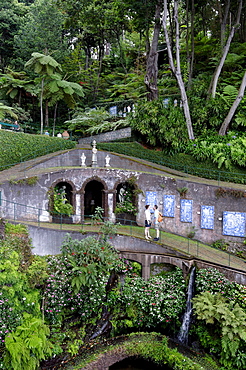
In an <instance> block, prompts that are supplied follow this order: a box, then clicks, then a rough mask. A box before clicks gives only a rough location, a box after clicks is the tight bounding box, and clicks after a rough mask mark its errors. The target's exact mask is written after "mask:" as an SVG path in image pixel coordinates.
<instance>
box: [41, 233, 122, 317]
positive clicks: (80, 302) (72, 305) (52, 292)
mask: <svg viewBox="0 0 246 370" xmlns="http://www.w3.org/2000/svg"><path fill="white" fill-rule="evenodd" d="M47 262H48V273H49V278H48V279H47V283H46V288H45V291H44V298H45V316H46V317H47V319H48V320H49V321H50V322H51V323H58V322H61V320H62V319H63V317H64V316H65V315H66V314H68V315H70V314H71V312H72V313H73V314H78V315H79V316H80V318H81V320H82V321H84V320H88V318H89V317H91V316H93V315H95V314H97V315H98V314H99V313H100V310H101V306H102V302H103V301H104V300H105V295H106V291H105V286H106V283H107V280H108V278H109V275H110V272H111V271H121V270H123V269H124V262H123V261H122V260H121V259H120V258H119V253H118V252H117V251H116V250H115V249H114V248H113V247H112V246H111V245H110V244H109V243H107V241H106V240H105V238H104V237H101V238H99V239H94V238H92V237H88V238H85V239H83V240H81V241H79V240H72V239H71V238H70V237H67V239H66V240H65V241H64V243H63V245H62V255H61V256H51V257H48V259H47Z"/></svg>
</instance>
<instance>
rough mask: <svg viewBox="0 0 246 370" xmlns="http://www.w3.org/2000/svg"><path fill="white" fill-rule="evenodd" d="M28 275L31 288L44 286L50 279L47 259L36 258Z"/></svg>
mask: <svg viewBox="0 0 246 370" xmlns="http://www.w3.org/2000/svg"><path fill="white" fill-rule="evenodd" d="M26 275H27V279H28V283H29V285H30V287H31V288H35V287H40V286H42V285H43V284H44V282H45V281H46V279H47V278H48V274H47V262H46V258H45V257H43V256H35V257H34V258H33V260H32V263H31V264H30V265H29V266H28V269H27V271H26Z"/></svg>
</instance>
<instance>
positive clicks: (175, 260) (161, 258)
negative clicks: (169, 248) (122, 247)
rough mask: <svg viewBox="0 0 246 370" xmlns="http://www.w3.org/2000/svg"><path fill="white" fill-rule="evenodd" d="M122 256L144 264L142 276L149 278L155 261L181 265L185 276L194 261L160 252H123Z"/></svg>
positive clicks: (145, 278)
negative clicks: (160, 253) (159, 253)
mask: <svg viewBox="0 0 246 370" xmlns="http://www.w3.org/2000/svg"><path fill="white" fill-rule="evenodd" d="M121 255H122V257H124V258H126V259H127V260H130V261H134V262H138V263H140V264H141V265H142V278H143V279H144V280H148V279H149V277H150V266H151V264H153V263H165V264H169V265H173V266H177V267H179V268H180V269H181V270H182V271H183V275H184V277H185V276H186V274H187V270H189V268H190V266H191V265H192V263H193V262H192V261H183V259H182V258H181V257H180V258H179V257H173V256H168V255H158V254H148V253H138V252H135V253H134V252H123V251H122V252H121Z"/></svg>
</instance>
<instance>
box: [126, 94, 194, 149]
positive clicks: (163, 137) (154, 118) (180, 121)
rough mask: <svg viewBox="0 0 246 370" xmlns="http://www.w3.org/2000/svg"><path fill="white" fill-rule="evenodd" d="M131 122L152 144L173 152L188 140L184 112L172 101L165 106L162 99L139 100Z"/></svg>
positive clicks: (130, 119)
mask: <svg viewBox="0 0 246 370" xmlns="http://www.w3.org/2000/svg"><path fill="white" fill-rule="evenodd" d="M129 123H130V126H131V127H132V128H133V129H134V130H135V131H136V132H138V133H139V134H140V135H141V136H142V137H143V138H144V140H146V142H148V143H149V144H150V145H153V146H159V145H162V146H163V147H165V148H168V150H169V151H172V152H177V151H180V150H181V148H182V146H184V145H185V143H186V142H187V140H188V139H187V133H186V126H185V120H184V117H183V113H182V111H181V109H180V108H179V107H174V106H173V104H172V103H171V102H170V103H169V104H168V106H167V107H164V105H163V102H162V101H161V100H160V101H159V100H155V101H152V102H148V101H139V102H138V104H137V105H136V108H135V111H134V113H132V114H130V116H129Z"/></svg>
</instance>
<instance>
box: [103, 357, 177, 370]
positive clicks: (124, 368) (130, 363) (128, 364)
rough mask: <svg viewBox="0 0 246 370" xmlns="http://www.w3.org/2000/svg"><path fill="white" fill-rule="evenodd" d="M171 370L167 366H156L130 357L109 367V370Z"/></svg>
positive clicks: (139, 358) (150, 362) (148, 361)
mask: <svg viewBox="0 0 246 370" xmlns="http://www.w3.org/2000/svg"><path fill="white" fill-rule="evenodd" d="M128 369H129V370H130V369H131V370H149V369H151V370H172V368H171V367H169V366H167V365H157V364H156V363H154V362H153V361H151V360H145V359H143V358H141V357H136V356H131V357H127V358H125V359H124V360H121V361H119V362H116V363H115V364H113V365H111V366H109V370H128Z"/></svg>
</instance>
